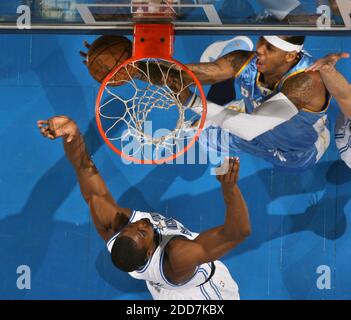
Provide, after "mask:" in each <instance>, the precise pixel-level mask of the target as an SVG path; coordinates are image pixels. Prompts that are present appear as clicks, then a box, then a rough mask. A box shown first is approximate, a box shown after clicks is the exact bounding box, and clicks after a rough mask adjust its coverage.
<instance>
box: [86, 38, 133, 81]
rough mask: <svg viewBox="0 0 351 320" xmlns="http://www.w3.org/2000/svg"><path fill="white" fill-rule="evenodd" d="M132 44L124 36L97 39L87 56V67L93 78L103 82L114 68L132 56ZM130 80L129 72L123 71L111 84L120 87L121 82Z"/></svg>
mask: <svg viewBox="0 0 351 320" xmlns="http://www.w3.org/2000/svg"><path fill="white" fill-rule="evenodd" d="M132 47H133V46H132V42H131V41H130V40H129V39H128V38H126V37H123V36H111V35H107V36H102V37H100V38H98V39H96V40H95V41H94V42H93V43H92V45H91V47H90V48H89V51H88V54H87V66H88V69H89V72H90V74H91V75H92V77H93V78H94V79H95V80H96V81H98V82H100V83H101V82H102V81H103V80H104V79H105V78H106V76H107V75H108V74H109V73H110V72H111V71H112V69H113V68H115V67H117V66H118V65H120V64H122V63H123V62H124V61H126V60H127V59H128V58H130V57H131V56H132ZM127 79H129V76H128V73H127V70H125V69H122V70H120V71H119V72H118V74H116V75H115V76H114V77H113V78H112V79H111V82H116V83H114V85H119V84H121V83H118V81H120V80H127Z"/></svg>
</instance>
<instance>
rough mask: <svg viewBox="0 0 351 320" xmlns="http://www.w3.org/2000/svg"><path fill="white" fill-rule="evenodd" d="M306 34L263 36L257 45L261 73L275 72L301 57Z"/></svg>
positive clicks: (258, 64)
mask: <svg viewBox="0 0 351 320" xmlns="http://www.w3.org/2000/svg"><path fill="white" fill-rule="evenodd" d="M304 42H305V37H304V36H263V37H261V38H260V39H259V40H258V42H257V45H256V54H257V69H258V71H259V72H261V73H267V74H269V73H274V72H275V71H276V70H280V69H282V68H284V67H287V66H291V65H292V64H294V63H295V62H296V61H298V59H299V58H300V52H301V50H302V48H303V44H304Z"/></svg>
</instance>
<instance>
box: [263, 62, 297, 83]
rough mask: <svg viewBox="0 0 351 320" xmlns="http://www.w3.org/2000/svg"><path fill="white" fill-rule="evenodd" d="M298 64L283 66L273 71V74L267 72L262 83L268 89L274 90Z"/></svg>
mask: <svg viewBox="0 0 351 320" xmlns="http://www.w3.org/2000/svg"><path fill="white" fill-rule="evenodd" d="M295 64H296V62H292V63H290V64H287V65H282V66H281V67H280V68H278V69H276V70H274V71H272V72H265V73H264V74H263V75H262V82H263V83H264V84H265V85H266V87H267V88H272V89H273V88H274V87H275V85H276V83H277V82H279V81H280V80H281V79H282V78H283V76H284V75H285V74H286V73H288V72H289V70H290V69H291V68H293V67H294V65H295Z"/></svg>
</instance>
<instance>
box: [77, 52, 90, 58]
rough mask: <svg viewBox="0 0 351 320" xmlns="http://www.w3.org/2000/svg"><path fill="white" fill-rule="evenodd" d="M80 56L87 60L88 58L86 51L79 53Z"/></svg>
mask: <svg viewBox="0 0 351 320" xmlns="http://www.w3.org/2000/svg"><path fill="white" fill-rule="evenodd" d="M79 54H80V56H81V57H82V58H86V57H87V56H88V54H87V53H86V52H84V51H79Z"/></svg>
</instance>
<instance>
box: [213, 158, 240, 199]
mask: <svg viewBox="0 0 351 320" xmlns="http://www.w3.org/2000/svg"><path fill="white" fill-rule="evenodd" d="M239 169H240V160H239V158H234V157H230V158H226V159H225V161H224V163H223V164H222V165H221V166H220V167H219V168H217V180H218V181H219V182H220V183H221V185H222V192H223V196H224V199H225V201H230V199H232V197H233V196H234V188H235V186H236V184H237V182H238V179H239Z"/></svg>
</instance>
